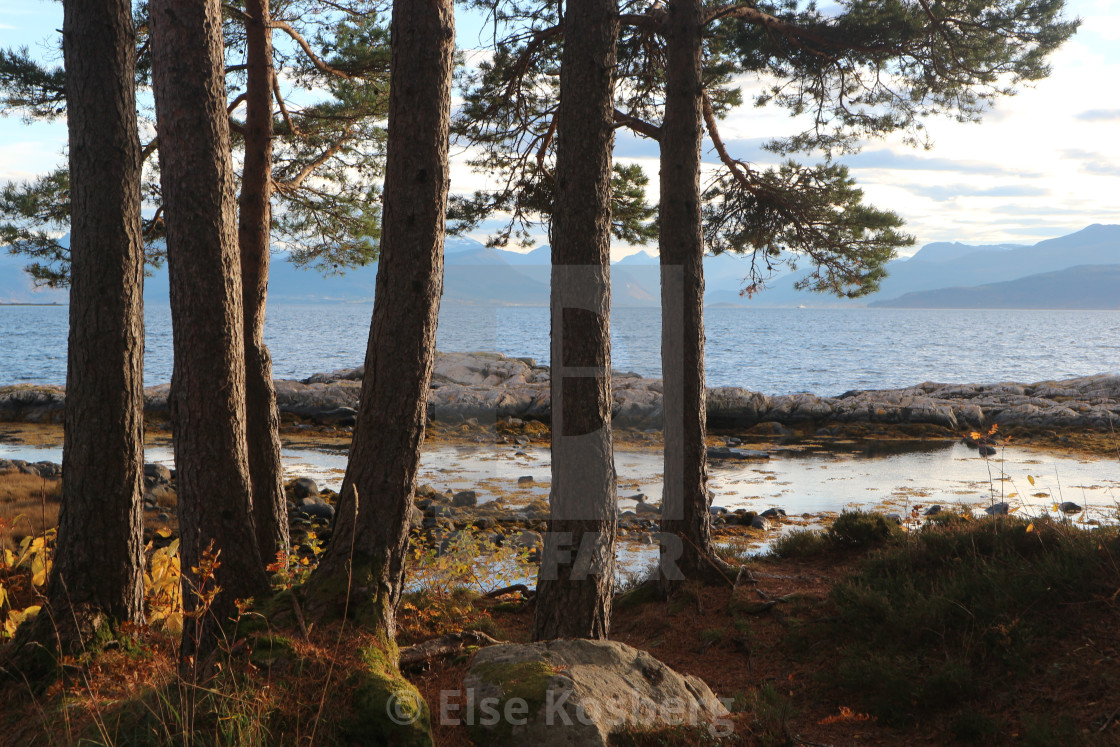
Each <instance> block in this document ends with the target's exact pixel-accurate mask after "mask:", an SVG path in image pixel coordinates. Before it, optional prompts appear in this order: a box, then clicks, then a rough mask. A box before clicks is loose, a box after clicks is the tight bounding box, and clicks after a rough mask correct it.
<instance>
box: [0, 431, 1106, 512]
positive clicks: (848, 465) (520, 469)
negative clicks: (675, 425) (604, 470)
mask: <svg viewBox="0 0 1120 747" xmlns="http://www.w3.org/2000/svg"><path fill="white" fill-rule="evenodd" d="M771 455H772V458H771V459H769V460H765V461H744V462H734V461H732V462H719V461H716V462H712V463H711V464H710V468H709V488H710V490H711V491H712V493H713V495H714V499H713V503H714V505H716V506H722V507H724V508H727V509H729V510H735V509H737V508H746V509H750V510H756V511H761V510H765V509H767V508H770V507H772V506H773V507H778V508H783V509H785V510H786V512H787V513H789V514H791V515H792V514H812V515H814V516H816V515H821V514H830V513H834V512H838V511H841V510H843V509H845V508H865V509H877V510H884V511H897V512H899V513H907V512H909V511H910V510H911V509H912V508H913V507H914V506H916V505H923V506H928V505H931V504H934V503H939V504H941V505H942V506H945V507H961V508H965V507H969V508H982V507H984V506H987V505H990V504H991V503H992V502H999V501H1007V502H1008V503H1010V504H1011V506H1012V507H1013V508H1015V509H1016V510H1018V511H1019V512H1021V513H1024V514H1029V515H1038V514H1042V513H1054V511H1053V505H1054V504H1055V503H1060V502H1063V501H1073V502H1075V503H1077V504H1079V505H1081V506H1083V507H1085V509H1086V510H1085V512H1084V514H1082V515H1079V516H1077V517H1074V519H1075V520H1081V521H1087V520H1090V519H1096V520H1103V521H1111V520H1115V519H1116V517H1117V513H1118V512H1120V470H1118V463H1117V462H1116V460H1110V459H1098V458H1085V457H1078V456H1064V455H1056V454H1051V453H1046V452H1041V451H1034V450H1029V449H1022V448H1010V447H1009V448H1007V449H1005V450H1003V451H1001V452H1000V453H999V454H998V455H997V456H996V457H993V458H991V459H987V460H985V459H982V458H980V457H979V456H978V454H977V452H976V451H975V450H971V449H969V448H968V447H966V446H965V445H964V444H962V443H959V442H949V441H937V442H921V441H912V440H911V441H862V442H838V443H837V442H833V443H828V444H827V445H821V444H808V445H800V446H791V447H779V448H775V449H774V450H773V451H772V452H771ZM0 458H7V459H26V460H28V461H40V460H48V461H55V462H57V461H60V460H61V449H60V448H57V447H55V448H36V447H31V446H23V445H20V444H12V443H0ZM346 458H347V457H346V453H345V451H342V450H338V449H334V450H328V449H322V450H319V449H285V450H284V452H283V463H284V472H285V475H286V477H288V478H292V477H300V476H308V477H313V478H314V479H315V480H316V481H317V482H318V483H319V484H320V486H321V487H328V488H331V489H333V490H338V488H339V487H340V485H341V482H342V476H343V473H344V471H345V469H346ZM147 459H148V460H149V461H154V462H160V463H163V464H167V465H171V464H172V463H173V455H172V453H171V450H170V449H168V448H166V447H152V448H149V449H148V450H147ZM615 467H616V470H617V472H618V479H619V492H618V494H619V496H620V506H621V508H623V510H625V509H627V508H632V507H633V506H634V501H633V500H631V499H630V498H628V497H629V496H634V495H636V494H638V493H644V494H645V495H646V499H647V500H648V501H649V502H652V503H656V502H658V501H660V500H661V480H662V457H661V453H660V452H659V451H656V450H652V449H646V450H627V449H618V450H617V451H616V452H615ZM550 471H551V460H550V453H549V450H548V448H547V447H538V446H512V445H508V444H470V445H467V444H460V445H446V444H441V445H435V446H430V447H427V448H425V449H424V452H423V454H422V456H421V460H420V471H419V475H418V478H417V479H418V482H419V483H421V484H422V483H428V484H430V485H431V486H432V487H435V488H437V489H439V490H444V491H446V490H451V491H457V490H466V489H471V490H475V491H477V493H478V498H479V501H480V502H486V501H491V500H494V499H496V498H501V499H502V500H505V501H506V502H509V503H515V504H516V503H521V502H528V501H531V500H537V499H547V497H548V491H549V483H550V479H551V475H550ZM524 478H532V480H531V481H529V480H526V479H524ZM1028 478H1031V479H1033V481H1034V482H1033V484H1032V483H1031V479H1028Z"/></svg>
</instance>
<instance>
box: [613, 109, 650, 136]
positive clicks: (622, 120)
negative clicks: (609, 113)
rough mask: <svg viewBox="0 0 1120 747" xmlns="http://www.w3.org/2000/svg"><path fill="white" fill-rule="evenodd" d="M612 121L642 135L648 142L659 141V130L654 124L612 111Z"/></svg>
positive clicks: (616, 110)
mask: <svg viewBox="0 0 1120 747" xmlns="http://www.w3.org/2000/svg"><path fill="white" fill-rule="evenodd" d="M614 121H615V122H616V123H617V124H619V125H624V126H626V127H628V128H630V129H631V130H633V131H634V132H636V133H638V134H639V135H644V136H645V137H648V138H649V139H650V140H657V141H658V142H660V141H661V128H660V127H658V126H657V125H655V124H651V123H649V122H647V121H645V120H644V119H639V118H638V117H635V116H634V115H632V114H626V113H625V112H622V111H619V110H618V109H615V110H614Z"/></svg>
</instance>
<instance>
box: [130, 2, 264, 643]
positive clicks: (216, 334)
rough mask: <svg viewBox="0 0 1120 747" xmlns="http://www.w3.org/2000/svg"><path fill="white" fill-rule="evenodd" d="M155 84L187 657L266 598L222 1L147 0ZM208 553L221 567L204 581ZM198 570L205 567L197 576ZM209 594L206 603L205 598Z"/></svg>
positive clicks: (170, 401)
mask: <svg viewBox="0 0 1120 747" xmlns="http://www.w3.org/2000/svg"><path fill="white" fill-rule="evenodd" d="M151 21H152V84H153V90H154V92H155V100H156V116H157V130H158V135H159V141H160V149H159V155H160V179H161V185H162V188H163V196H164V201H165V204H166V206H167V210H166V212H167V218H166V222H167V262H168V270H169V275H170V283H171V320H172V328H173V340H174V351H175V369H174V372H173V374H172V377H171V394H170V397H169V404H170V407H171V426H172V435H173V437H174V441H175V464H176V468H177V472H178V493H179V530H180V535H181V543H180V553H181V558H182V567H183V591H184V595H183V597H184V606H185V607H186V609H187V610H188V611H194V610H197V609H199V607H200V606H202V607H205V606H207V605H208V606H209V610H208V612H207V614H204V615H202V616H201V617H200V618H199V619H198V623H197V625H192V624H188V626H187V629H186V634H185V635H184V636H183V652H184V655H185V656H189V655H191V654H194V653H195V652H196V647H197V653H198V655H199V656H202V655H205V654H206V653H207V652H208V651H209V650H210V647H211V646H212V645H213V643H214V642H215V640H216V638H215V635H216V634H217V626H219V625H223V624H225V623H226V622H227V621H228V620H230V619H232V618H234V617H235V616H236V613H237V608H236V605H235V600H237V599H243V598H247V597H254V596H260V595H263V594H267V593H268V592H269V585H268V578H267V576H266V575H265V572H264V568H263V566H262V565H261V558H260V551H259V549H258V547H257V537H256V532H255V530H254V522H253V506H252V496H251V492H250V482H249V465H248V456H247V454H246V447H245V355H244V345H243V337H242V335H243V314H242V306H241V274H240V267H239V265H238V258H237V233H236V218H235V214H234V210H235V207H236V203H235V200H234V192H233V164H232V161H231V158H230V151H229V123H228V121H227V117H226V110H225V107H226V97H225V85H224V78H223V75H222V72H223V68H224V61H223V55H222V25H221V24H222V18H221V7H220V5H219V3H218V2H217V0H153V2H152V3H151ZM208 548H212V552H215V553H220V557H219V558H218V559H219V561H220V565H219V566H218V567H217V569H216V572H215V575H214V577H213V578H208V577H207V574H206V569H205V563H204V560H205V556H206V551H207V549H208ZM196 568H199V569H201V570H200V571H196V570H195V569H196ZM215 586H217V587H218V588H219V589H220V592H219V593H218V594H217V595H216V596H215V597H214V598H213V599H212V600H206V599H204V597H203V596H202V595H203V594H204V593H205V592H206V591H207V590H212V589H213V588H214V587H215Z"/></svg>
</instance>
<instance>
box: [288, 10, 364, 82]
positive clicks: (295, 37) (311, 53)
mask: <svg viewBox="0 0 1120 747" xmlns="http://www.w3.org/2000/svg"><path fill="white" fill-rule="evenodd" d="M270 25H271V26H272V28H274V29H280V30H281V31H283V32H284V33H285V34H287V35H288V36H290V37H291V38H292V41H294V42H295V43H296V44H298V45H299V48H300V49H302V50H303V53H304V54H305V55H307V59H309V60H311V64H312V65H314V66H315V67H316V68H317V69H318V70H320V71H321V72H324V73H326V74H327V75H333V76H335V77H336V78H344V79H346V80H350V79H352V78H357V77H360V76H356V75H351V74H350V73H348V72H346V71H345V70H339V69H338V68H337V67H332V66H331V65H328V64H327V63H326V62H325V61H324V60H323V59H322V58H321V57H319V55H317V54H315V50H313V49H312V48H311V45H310V44H308V43H307V40H306V39H304V38H303V34H301V33H299V32H298V31H296V30H295V29H294V28H293V27H292V25H291V24H290V23H288V22H287V21H277V20H276V19H273V20H272V23H271V24H270Z"/></svg>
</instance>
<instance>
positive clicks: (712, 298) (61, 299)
mask: <svg viewBox="0 0 1120 747" xmlns="http://www.w3.org/2000/svg"><path fill="white" fill-rule="evenodd" d="M550 251H551V250H550V249H549V247H547V246H541V247H537V248H536V249H534V250H532V251H530V252H527V253H519V252H513V251H506V250H501V249H493V248H488V247H486V246H484V245H483V244H481V243H479V242H478V241H475V240H474V239H470V238H464V237H451V238H449V239H448V241H447V247H446V253H445V275H444V301H445V302H455V303H467V304H504V305H521V306H545V305H547V304H548V294H549V278H550V272H551V268H550V266H549V262H550ZM23 264H25V262H24V261H23V259H22V258H21V257H13V256H11V255H9V254H6V253H4V254H0V302H5V303H13V302H22V303H29V302H30V303H56V302H57V303H65V301H66V293H65V291H53V290H50V289H35V288H34V287H33V284H32V282H31V280H30V278H29V277H27V275H26V274H25V273H23V272H22V271H21V268H22V266H23ZM887 269H888V277H887V278H886V279H885V280H884V281H883V283H882V285H881V287H880V290H879V292H878V293H875V294H872V295H870V296H867V297H865V298H861V299H855V300H849V299H839V298H834V297H830V296H825V295H820V294H815V293H807V292H804V291H797V290H795V289H794V288H793V284H794V282H795V281H796V279H797V278H798V277H800V276H801V274H802V273H801V272H800V271H798V272H793V273H789V274H787V275H785V276H780V277H777V278H774V279H772V280H771V282H770V287H769V288H766V289H765V290H763V291H762V292H761V293H759V294H757V295H756V296H755V297H754V298H753V299H747V298H745V297H743V296H740V295H739V290H740V289H741V288H742V287H743V285H744V278H746V277H747V276H748V275H749V274H750V263H749V259H746V258H743V257H739V256H735V255H720V256H718V257H711V256H709V257H705V258H704V273H705V281H706V292H705V296H704V298H705V301H706V302H707V303H708V304H731V305H737V306H752V307H774V306H779V307H780V306H818V307H824V306H864V305H870V306H883V307H891V308H903V307H909V308H930V307H942V308H954V307H959V308H985V307H988V308H1070V309H1074V308H1120V300H1118V299H1120V292H1117V290H1120V284H1117V283H1116V280H1117V279H1120V226H1116V225H1092V226H1089V227H1088V228H1085V229H1083V230H1081V231H1078V232H1077V233H1073V234H1070V235H1068V236H1062V237H1060V238H1056V239H1048V240H1046V241H1040V242H1038V243H1037V244H1033V245H1029V246H1028V245H1018V244H994V245H980V246H971V245H968V244H960V243H945V242H941V243H934V244H928V245H926V246H924V247H923V248H922V249H921V250H920V251H919V252H917V253H916V254H915V255H914V256H912V257H909V258H906V259H898V260H894V261H892V262H891V263H890V264H889V265H888V268H887ZM376 272H377V271H376V267H374V266H369V267H364V268H358V269H355V270H351V271H349V272H347V273H345V274H341V275H328V276H324V275H322V274H320V273H318V272H316V271H314V270H304V269H300V268H298V267H296V266H295V265H293V264H291V263H290V262H286V261H283V255H282V254H276V255H274V257H273V263H272V270H271V275H270V291H269V298H270V300H271V301H274V302H280V303H293V302H305V303H322V302H343V303H346V302H349V303H359V302H369V301H370V300H371V299H372V298H373V291H374V279H375V276H376ZM611 281H612V291H613V302H614V304H615V305H617V306H657V305H659V304H660V298H661V294H660V269H659V267H658V261H657V257H656V256H654V255H652V254H649V253H647V252H645V251H641V252H638V253H636V254H632V255H630V256H628V257H626V258H624V259H622V260H621V261H619V262H616V263H614V264H613V265H612V267H611ZM144 296H145V298H146V299H148V300H149V302H154V303H165V302H166V300H167V298H168V290H167V270H166V268H161V269H159V270H155V271H154V272H153V274H152V276H151V277H149V278H148V279H147V280H146V283H145V290H144Z"/></svg>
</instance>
